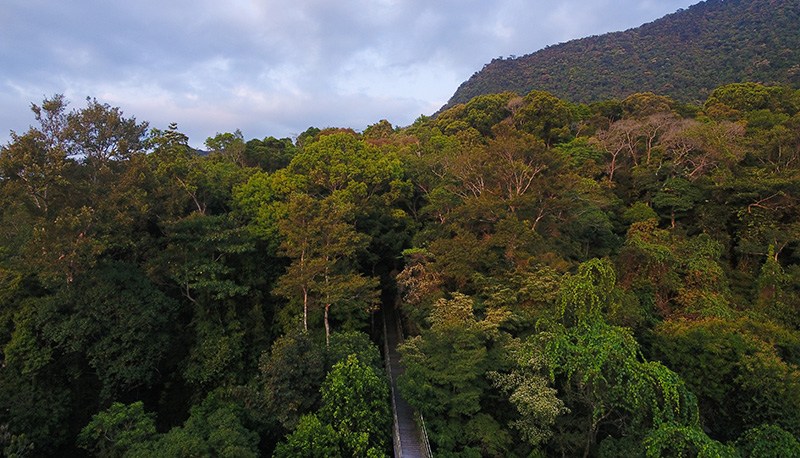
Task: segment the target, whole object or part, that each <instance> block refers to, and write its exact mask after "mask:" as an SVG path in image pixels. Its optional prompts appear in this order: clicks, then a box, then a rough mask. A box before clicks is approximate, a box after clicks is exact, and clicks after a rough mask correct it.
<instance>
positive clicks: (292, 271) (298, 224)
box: [275, 194, 377, 343]
mask: <svg viewBox="0 0 800 458" xmlns="http://www.w3.org/2000/svg"><path fill="white" fill-rule="evenodd" d="M352 211H353V206H352V205H351V204H349V203H348V202H343V201H341V200H340V199H339V198H338V196H329V197H327V198H324V199H321V200H316V199H313V198H312V197H310V196H308V195H306V194H295V195H293V196H292V198H291V200H290V202H289V205H288V208H287V218H286V219H284V220H283V221H281V222H280V226H279V228H280V231H281V234H282V235H283V236H284V237H285V241H284V242H283V243H282V244H281V250H282V251H283V253H284V254H286V255H287V256H289V257H290V258H291V259H292V263H291V264H290V265H289V267H288V269H287V272H286V274H285V275H283V276H282V277H281V278H280V279H279V280H278V285H277V288H276V290H275V292H276V293H278V294H280V295H282V296H284V297H286V298H287V299H289V301H290V305H301V306H302V313H303V329H305V330H308V315H309V312H310V311H312V310H313V309H315V308H316V309H321V310H322V312H323V321H324V325H325V340H326V342H328V343H330V333H331V326H330V313H331V309H333V311H334V312H337V313H339V314H343V315H344V316H345V317H347V316H348V315H355V314H359V313H365V312H367V311H369V310H370V309H371V307H372V306H373V305H374V304H375V302H376V300H377V291H376V289H375V288H376V287H377V280H375V279H373V278H369V277H365V276H363V275H361V274H359V273H357V272H356V271H355V269H354V261H355V254H356V252H357V251H358V250H359V249H360V248H363V247H364V246H365V244H366V242H367V240H366V238H365V237H364V236H363V235H361V234H358V233H357V232H356V231H355V229H354V227H353V226H352V224H350V223H349V222H348V219H349V218H350V215H352Z"/></svg>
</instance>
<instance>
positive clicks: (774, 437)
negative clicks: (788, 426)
mask: <svg viewBox="0 0 800 458" xmlns="http://www.w3.org/2000/svg"><path fill="white" fill-rule="evenodd" d="M734 445H735V446H736V450H737V451H738V452H739V455H740V456H741V457H742V458H772V457H775V458H778V457H780V458H796V457H798V456H800V442H798V441H797V439H796V438H795V437H794V436H792V435H791V434H789V433H788V432H786V431H784V430H783V429H781V428H780V427H779V426H775V425H762V426H758V427H755V428H753V429H750V430H748V431H745V433H744V434H742V436H741V437H739V438H738V439H736V443H735V444H734Z"/></svg>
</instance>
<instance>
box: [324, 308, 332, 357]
mask: <svg viewBox="0 0 800 458" xmlns="http://www.w3.org/2000/svg"><path fill="white" fill-rule="evenodd" d="M330 307H331V304H325V346H326V347H329V346H330V345H331V326H330V324H328V309H329V308H330Z"/></svg>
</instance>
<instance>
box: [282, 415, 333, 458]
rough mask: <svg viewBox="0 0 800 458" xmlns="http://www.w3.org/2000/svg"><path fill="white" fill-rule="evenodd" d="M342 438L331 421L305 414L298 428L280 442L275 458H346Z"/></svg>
mask: <svg viewBox="0 0 800 458" xmlns="http://www.w3.org/2000/svg"><path fill="white" fill-rule="evenodd" d="M342 448H343V447H342V438H341V436H340V435H339V433H337V432H336V430H335V429H334V428H333V426H331V425H330V424H329V423H324V424H323V423H322V422H321V421H320V420H319V418H318V417H317V415H316V414H310V415H304V416H303V417H302V418H301V419H300V422H299V423H298V424H297V429H295V430H294V432H293V433H292V434H290V435H289V436H287V438H286V441H285V442H281V443H280V444H278V447H277V448H276V449H275V454H274V455H273V457H274V458H295V457H297V458H317V457H320V456H326V457H331V458H344V457H345V456H346V455H345V454H343V453H342Z"/></svg>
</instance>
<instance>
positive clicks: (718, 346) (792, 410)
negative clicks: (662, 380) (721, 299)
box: [654, 318, 800, 440]
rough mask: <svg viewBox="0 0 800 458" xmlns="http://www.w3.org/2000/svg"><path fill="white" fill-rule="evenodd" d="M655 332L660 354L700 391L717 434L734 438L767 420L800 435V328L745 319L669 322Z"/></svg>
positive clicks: (711, 428)
mask: <svg viewBox="0 0 800 458" xmlns="http://www.w3.org/2000/svg"><path fill="white" fill-rule="evenodd" d="M655 337H656V340H655V342H654V350H655V353H656V355H657V357H658V358H659V359H660V360H662V361H664V363H665V364H667V365H668V366H669V367H672V368H675V370H676V371H677V372H678V373H679V374H681V377H682V378H683V379H684V380H686V383H687V385H688V387H689V389H691V390H692V392H693V393H695V394H696V395H697V397H698V404H699V406H700V414H701V418H702V421H703V424H704V426H705V427H706V428H708V429H709V431H710V434H711V435H712V437H715V438H720V439H723V440H733V439H735V438H736V437H737V436H739V435H740V434H742V433H743V432H744V431H746V430H748V429H751V428H754V427H757V426H759V425H761V424H764V423H767V424H774V425H777V426H780V427H782V428H784V429H786V430H787V431H789V432H790V433H792V434H797V428H798V425H800V422H799V421H798V414H797V412H798V411H800V406H798V402H797V400H798V399H800V391H798V390H800V372H798V370H797V365H796V364H797V363H798V359H797V354H798V353H797V352H798V348H800V347H798V336H797V335H796V334H795V333H793V332H789V331H786V330H785V329H782V328H780V327H778V326H775V325H773V324H770V323H768V322H759V321H754V320H751V319H747V318H739V319H735V320H722V319H706V320H701V321H675V322H669V323H664V324H662V325H660V326H659V327H657V328H656V335H655ZM709 374H713V376H710V375H709Z"/></svg>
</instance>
